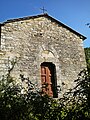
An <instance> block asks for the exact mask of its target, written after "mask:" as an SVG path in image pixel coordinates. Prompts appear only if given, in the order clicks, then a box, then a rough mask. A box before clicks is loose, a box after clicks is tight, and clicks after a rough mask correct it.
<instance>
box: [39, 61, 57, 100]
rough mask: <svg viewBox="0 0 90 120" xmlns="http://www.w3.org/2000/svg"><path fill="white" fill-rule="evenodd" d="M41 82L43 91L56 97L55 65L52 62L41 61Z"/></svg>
mask: <svg viewBox="0 0 90 120" xmlns="http://www.w3.org/2000/svg"><path fill="white" fill-rule="evenodd" d="M41 83H42V92H43V93H45V94H47V95H49V96H52V97H54V98H57V97H58V94H57V79H56V67H55V65H54V64H53V63H51V62H43V63H42V64H41Z"/></svg>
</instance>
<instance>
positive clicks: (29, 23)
mask: <svg viewBox="0 0 90 120" xmlns="http://www.w3.org/2000/svg"><path fill="white" fill-rule="evenodd" d="M85 39H86V37H84V36H83V35H81V34H80V33H78V32H76V31H75V30H73V29H72V28H70V27H68V26H67V25H65V24H63V23H61V22H59V21H58V20H56V19H55V18H53V17H51V16H50V15H48V14H40V15H36V16H29V17H23V18H17V19H10V20H7V21H6V22H3V23H1V24H0V76H2V75H3V74H7V71H8V69H10V67H12V64H11V63H12V61H15V60H16V64H15V66H14V68H13V70H12V71H11V75H12V76H13V77H14V78H17V79H18V80H19V79H20V74H23V75H25V77H29V79H30V80H31V81H32V82H33V83H35V84H37V85H38V87H41V88H42V90H43V91H44V92H45V93H46V94H48V95H49V96H52V97H58V96H62V94H63V93H64V92H65V91H67V90H68V89H70V88H73V87H74V85H75V83H74V80H75V79H77V75H78V74H79V72H80V71H81V70H83V69H84V68H85V67H86V62H85V54H84V48H83V40H85ZM45 84H48V85H47V87H42V86H45ZM57 89H59V93H58V92H57Z"/></svg>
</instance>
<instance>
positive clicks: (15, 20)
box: [0, 13, 86, 40]
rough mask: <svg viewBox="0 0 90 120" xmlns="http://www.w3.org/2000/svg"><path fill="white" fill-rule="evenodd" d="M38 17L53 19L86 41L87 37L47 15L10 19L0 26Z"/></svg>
mask: <svg viewBox="0 0 90 120" xmlns="http://www.w3.org/2000/svg"><path fill="white" fill-rule="evenodd" d="M38 17H46V18H49V19H51V20H52V21H54V22H56V23H57V24H59V25H61V26H63V27H64V28H67V29H68V30H70V31H71V32H73V33H74V34H76V35H78V36H79V37H80V38H81V39H83V40H85V39H86V37H85V36H83V35H82V34H80V33H79V32H77V31H75V30H73V29H72V28H70V27H68V26H67V25H65V24H63V23H62V22H60V21H58V20H57V19H55V18H53V17H51V16H50V15H48V14H47V13H45V14H40V15H35V16H28V17H23V18H16V19H10V20H7V21H6V22H3V23H2V24H0V26H2V25H5V24H6V23H11V22H17V21H22V20H29V19H35V18H38Z"/></svg>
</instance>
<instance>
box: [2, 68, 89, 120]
mask: <svg viewBox="0 0 90 120" xmlns="http://www.w3.org/2000/svg"><path fill="white" fill-rule="evenodd" d="M20 77H21V81H24V80H25V81H27V85H28V87H27V90H25V89H24V88H23V86H22V84H16V83H15V81H13V78H12V77H11V76H10V73H9V74H8V75H7V76H3V78H2V80H1V81H0V120H90V75H89V74H88V73H87V71H86V70H83V71H81V73H80V74H79V75H78V79H77V80H75V82H76V86H75V88H74V89H72V90H70V91H69V92H67V93H65V94H64V96H63V98H60V99H58V100H56V99H53V98H51V97H49V96H47V95H41V93H40V91H39V90H38V89H37V88H36V89H34V88H35V86H36V85H35V84H33V83H31V81H30V80H29V78H25V77H24V76H23V75H20ZM22 90H23V91H24V92H23V93H22Z"/></svg>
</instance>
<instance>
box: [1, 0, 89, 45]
mask: <svg viewBox="0 0 90 120" xmlns="http://www.w3.org/2000/svg"><path fill="white" fill-rule="evenodd" d="M43 6H44V7H45V9H47V13H48V14H49V15H51V16H52V17H54V18H56V19H57V20H59V21H60V22H62V23H64V24H66V25H67V26H69V27H71V28H72V29H74V30H76V31H77V32H79V33H81V34H82V35H84V36H86V37H87V39H86V40H85V41H84V47H90V28H88V26H87V25H85V24H87V23H90V0H0V22H4V21H6V20H7V19H12V18H20V17H24V16H32V15H38V14H41V13H42V11H41V10H40V8H42V7H43Z"/></svg>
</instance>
